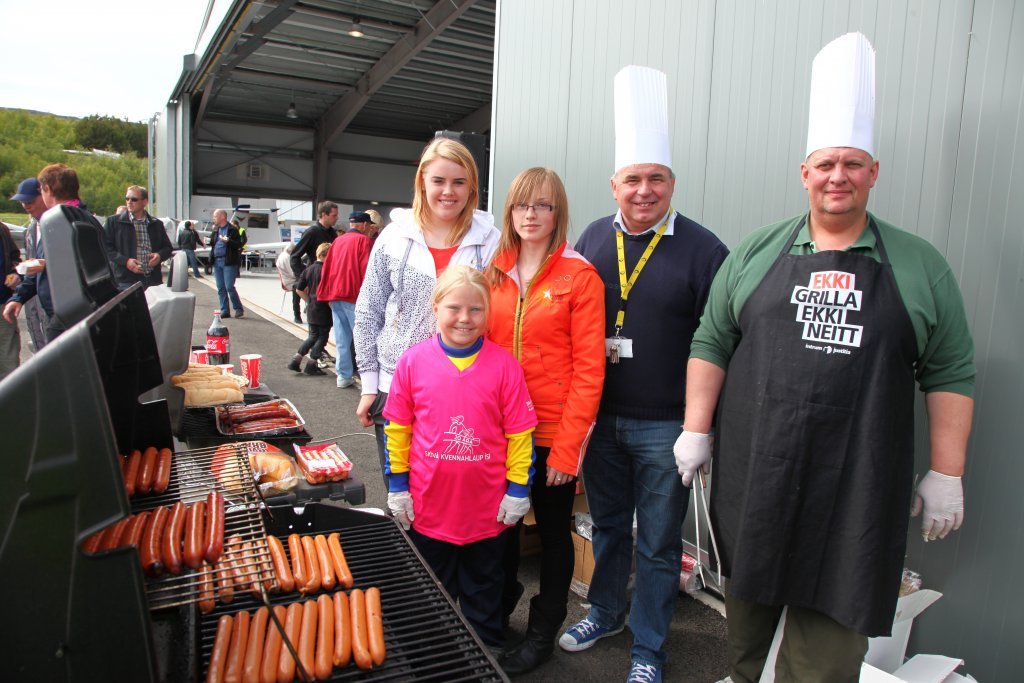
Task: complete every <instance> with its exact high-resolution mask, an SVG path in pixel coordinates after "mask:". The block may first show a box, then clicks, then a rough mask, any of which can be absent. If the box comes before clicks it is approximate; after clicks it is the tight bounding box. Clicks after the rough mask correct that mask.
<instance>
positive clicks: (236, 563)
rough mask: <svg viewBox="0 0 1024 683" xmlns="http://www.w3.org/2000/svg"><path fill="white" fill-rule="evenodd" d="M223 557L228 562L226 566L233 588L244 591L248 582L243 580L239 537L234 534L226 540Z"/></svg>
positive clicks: (243, 573) (240, 540)
mask: <svg viewBox="0 0 1024 683" xmlns="http://www.w3.org/2000/svg"><path fill="white" fill-rule="evenodd" d="M224 557H225V558H226V559H227V560H228V566H229V567H230V568H231V577H232V581H234V583H235V588H238V589H240V590H244V589H245V588H246V587H247V586H248V584H249V582H248V580H246V578H245V570H244V568H243V565H244V562H243V560H242V537H241V536H239V535H238V534H235V535H233V536H232V537H231V538H229V539H228V542H227V544H225V547H224Z"/></svg>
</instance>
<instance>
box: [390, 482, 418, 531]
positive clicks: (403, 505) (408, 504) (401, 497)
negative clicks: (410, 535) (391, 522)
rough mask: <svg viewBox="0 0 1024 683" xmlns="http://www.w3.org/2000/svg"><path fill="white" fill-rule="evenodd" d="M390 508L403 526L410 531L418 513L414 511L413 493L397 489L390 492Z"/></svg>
mask: <svg viewBox="0 0 1024 683" xmlns="http://www.w3.org/2000/svg"><path fill="white" fill-rule="evenodd" d="M388 509H389V510H391V514H392V515H394V516H395V519H397V520H398V523H399V524H401V525H402V528H403V529H405V530H406V531H408V530H409V529H410V528H411V527H412V520H414V519H415V518H416V515H414V514H413V513H412V494H411V493H409V492H408V491H397V492H394V493H389V494H388Z"/></svg>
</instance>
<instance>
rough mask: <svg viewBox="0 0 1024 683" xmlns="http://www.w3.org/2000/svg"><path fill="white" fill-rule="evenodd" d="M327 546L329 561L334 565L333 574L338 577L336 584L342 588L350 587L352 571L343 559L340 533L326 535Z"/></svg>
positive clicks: (343, 553)
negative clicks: (329, 554) (329, 553)
mask: <svg viewBox="0 0 1024 683" xmlns="http://www.w3.org/2000/svg"><path fill="white" fill-rule="evenodd" d="M327 547H328V548H329V549H330V551H331V563H332V564H333V565H334V574H335V576H337V577H338V585H339V586H341V587H342V588H351V587H352V572H351V571H350V570H349V568H348V562H347V561H346V560H345V552H344V551H343V550H342V549H341V534H339V533H338V532H334V533H333V534H331V535H330V536H328V537H327Z"/></svg>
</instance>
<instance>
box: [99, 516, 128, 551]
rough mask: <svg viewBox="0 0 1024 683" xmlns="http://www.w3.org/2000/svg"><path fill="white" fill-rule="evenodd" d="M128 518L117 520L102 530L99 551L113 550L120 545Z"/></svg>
mask: <svg viewBox="0 0 1024 683" xmlns="http://www.w3.org/2000/svg"><path fill="white" fill-rule="evenodd" d="M130 519H131V518H130V517H125V518H124V519H119V520H117V521H116V522H114V523H113V524H111V525H110V526H108V527H107V528H106V529H104V530H103V537H102V538H101V539H100V546H99V550H113V549H114V548H117V547H119V546H120V545H121V536H122V535H123V534H124V529H125V527H126V526H128V521H129V520H130Z"/></svg>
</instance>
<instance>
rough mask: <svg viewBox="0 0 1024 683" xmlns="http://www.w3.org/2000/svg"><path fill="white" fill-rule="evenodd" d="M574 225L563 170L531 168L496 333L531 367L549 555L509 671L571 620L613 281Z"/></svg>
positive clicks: (545, 647)
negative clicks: (608, 285) (575, 242)
mask: <svg viewBox="0 0 1024 683" xmlns="http://www.w3.org/2000/svg"><path fill="white" fill-rule="evenodd" d="M568 227H569V204H568V199H567V197H566V193H565V187H564V185H563V184H562V180H561V178H559V177H558V174H557V173H555V172H554V171H552V170H550V169H546V168H530V169H527V170H525V171H523V172H522V173H520V174H519V175H518V176H517V177H516V178H515V180H513V181H512V185H511V187H510V188H509V191H508V196H507V197H506V199H505V212H504V219H503V221H502V230H501V241H500V242H499V243H498V253H497V254H496V255H495V257H494V261H493V263H492V264H491V266H490V268H488V272H487V276H488V280H489V282H490V284H491V313H490V330H489V332H488V337H489V338H490V339H491V340H492V341H494V342H496V343H498V344H500V345H501V346H503V347H504V348H506V349H507V350H508V351H509V352H511V353H512V355H514V356H515V357H516V359H517V360H518V361H519V362H520V364H522V366H523V370H524V372H525V374H526V385H527V388H528V389H529V391H530V398H531V399H532V400H533V405H534V410H535V411H536V413H537V419H538V420H539V424H538V426H537V429H536V431H535V432H534V443H535V450H536V459H535V462H534V467H535V472H534V475H533V483H532V486H531V490H530V494H531V498H532V499H533V511H534V515H535V517H536V519H537V529H538V532H539V535H540V541H541V549H542V553H543V554H542V556H541V570H540V592H539V594H538V595H536V596H534V597H533V598H532V599H531V600H530V613H529V621H528V623H527V630H526V638H525V640H524V641H523V642H522V643H520V644H519V645H518V646H517V647H515V648H514V649H512V650H511V651H510V652H509V653H508V654H507V655H506V657H505V658H504V659H503V660H502V667H503V668H504V669H505V671H506V672H507V673H508V674H510V675H516V674H521V673H526V672H527V671H531V670H533V669H535V668H536V667H538V666H539V665H540V664H542V663H543V662H544V661H546V660H547V659H548V658H550V657H551V654H552V652H553V650H554V645H555V638H556V637H557V636H558V635H559V633H560V631H561V626H562V622H563V621H564V620H565V616H566V612H567V604H568V592H569V584H570V582H571V580H572V571H573V560H574V558H573V545H572V537H571V535H570V528H569V520H570V517H571V515H572V504H573V497H574V496H575V494H576V486H575V481H576V476H577V475H578V473H579V469H580V465H581V463H582V461H583V454H584V452H585V451H586V445H587V439H588V438H589V436H590V431H591V429H592V428H593V425H594V420H595V418H596V416H597V407H598V403H599V401H600V398H601V387H602V385H603V382H604V367H605V356H604V284H603V283H602V282H601V278H600V277H599V276H598V274H597V271H596V270H595V269H594V267H593V266H592V265H590V263H589V262H587V260H586V259H584V258H583V257H582V256H581V255H579V254H578V253H576V252H575V251H573V249H572V248H571V247H570V246H569V244H568V242H566V235H567V234H568ZM513 538H514V539H515V540H514V541H513V542H512V543H510V544H509V548H508V557H507V558H506V572H508V574H509V575H508V576H506V586H509V585H514V584H515V583H516V579H515V573H516V570H517V569H518V557H519V547H518V536H514V537H513ZM509 570H511V571H509ZM510 592H511V591H510V590H509V589H508V588H507V589H506V594H508V593H510ZM511 606H512V607H514V604H513V605H511ZM508 607H509V605H506V609H507V611H511V610H508Z"/></svg>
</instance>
